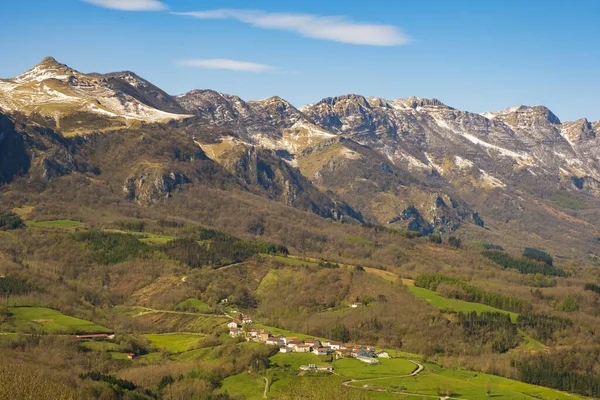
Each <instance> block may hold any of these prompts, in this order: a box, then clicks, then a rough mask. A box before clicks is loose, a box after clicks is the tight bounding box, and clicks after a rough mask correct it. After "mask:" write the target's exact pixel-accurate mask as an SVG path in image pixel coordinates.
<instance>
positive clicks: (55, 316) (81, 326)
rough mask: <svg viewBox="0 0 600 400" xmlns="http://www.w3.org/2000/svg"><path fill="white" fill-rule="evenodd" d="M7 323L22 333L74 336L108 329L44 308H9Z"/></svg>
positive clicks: (107, 330) (108, 330)
mask: <svg viewBox="0 0 600 400" xmlns="http://www.w3.org/2000/svg"><path fill="white" fill-rule="evenodd" d="M9 312H10V313H11V314H12V316H11V317H10V320H9V322H13V323H14V325H15V327H16V328H17V329H18V330H19V331H22V332H28V331H36V332H46V333H62V334H74V333H77V332H86V333H102V332H110V329H108V328H106V327H104V326H101V325H98V324H95V323H93V322H91V321H86V320H83V319H79V318H74V317H69V316H68V315H64V314H63V313H61V312H60V311H56V310H53V309H50V308H45V307H10V308H9Z"/></svg>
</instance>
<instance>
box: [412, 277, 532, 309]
mask: <svg viewBox="0 0 600 400" xmlns="http://www.w3.org/2000/svg"><path fill="white" fill-rule="evenodd" d="M415 286H417V287H422V288H425V289H430V290H435V291H438V289H439V291H440V294H441V295H442V296H445V295H447V297H449V296H454V297H453V298H456V299H459V300H464V301H470V302H474V303H481V304H486V305H488V306H492V307H496V308H500V309H502V310H507V311H514V312H518V313H520V312H526V311H529V310H530V309H531V305H530V304H529V303H527V302H526V301H524V300H521V299H519V298H517V297H513V296H505V295H501V294H497V293H489V292H486V291H485V290H483V289H480V288H478V287H475V286H471V285H469V284H467V283H466V282H463V281H461V280H460V279H456V278H452V277H450V276H446V275H442V274H422V275H419V276H418V277H417V279H416V280H415ZM450 286H453V287H454V288H456V289H454V290H452V289H451V288H450Z"/></svg>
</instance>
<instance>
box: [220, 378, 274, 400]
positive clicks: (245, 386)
mask: <svg viewBox="0 0 600 400" xmlns="http://www.w3.org/2000/svg"><path fill="white" fill-rule="evenodd" d="M264 388H265V381H264V379H263V377H262V376H259V375H255V374H251V373H248V372H242V373H241V374H237V375H233V376H230V377H227V378H225V379H224V380H223V382H222V386H221V392H222V393H228V394H229V395H232V396H236V397H234V398H237V397H240V398H243V399H247V400H260V399H262V398H263V391H264Z"/></svg>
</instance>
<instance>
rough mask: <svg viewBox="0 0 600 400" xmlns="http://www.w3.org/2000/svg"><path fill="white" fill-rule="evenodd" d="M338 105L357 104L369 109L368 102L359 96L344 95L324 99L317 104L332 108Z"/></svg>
mask: <svg viewBox="0 0 600 400" xmlns="http://www.w3.org/2000/svg"><path fill="white" fill-rule="evenodd" d="M338 103H357V104H360V105H362V106H365V107H369V102H368V101H367V99H366V98H365V97H364V96H361V95H359V94H345V95H342V96H337V97H326V98H324V99H323V100H321V101H319V102H318V103H317V105H318V104H327V105H330V106H334V105H336V104H338Z"/></svg>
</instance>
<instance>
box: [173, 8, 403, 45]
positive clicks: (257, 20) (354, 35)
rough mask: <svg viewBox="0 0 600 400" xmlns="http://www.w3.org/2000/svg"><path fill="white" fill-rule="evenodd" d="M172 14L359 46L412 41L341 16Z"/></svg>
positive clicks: (234, 12) (384, 28) (227, 12)
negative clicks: (275, 30) (239, 23)
mask: <svg viewBox="0 0 600 400" xmlns="http://www.w3.org/2000/svg"><path fill="white" fill-rule="evenodd" d="M173 14H176V15H187V16H190V17H195V18H199V19H235V20H238V21H241V22H244V23H247V24H250V25H252V26H254V27H257V28H263V29H279V30H286V31H291V32H295V33H298V34H300V35H302V36H304V37H308V38H313V39H325V40H333V41H336V42H342V43H351V44H358V45H371V46H401V45H405V44H408V43H409V42H410V38H409V37H408V36H407V35H405V34H404V32H402V30H400V28H398V27H395V26H392V25H383V24H366V23H358V22H354V21H351V20H349V19H348V18H346V17H340V16H321V15H314V14H297V13H269V12H265V11H259V10H235V9H221V10H209V11H191V12H174V13H173Z"/></svg>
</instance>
